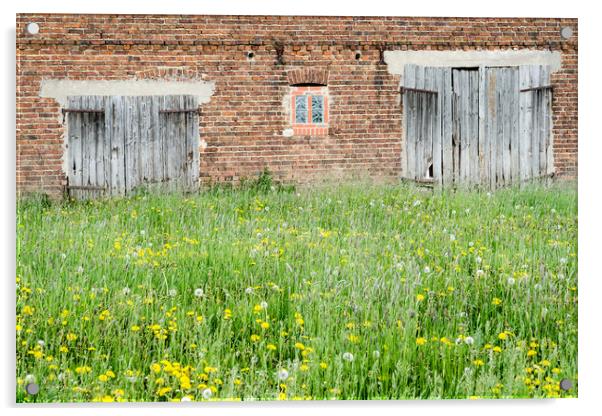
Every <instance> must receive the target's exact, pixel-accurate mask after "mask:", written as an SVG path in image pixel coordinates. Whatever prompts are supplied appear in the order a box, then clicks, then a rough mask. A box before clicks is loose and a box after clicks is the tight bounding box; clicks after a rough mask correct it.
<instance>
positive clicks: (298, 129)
mask: <svg viewBox="0 0 602 416" xmlns="http://www.w3.org/2000/svg"><path fill="white" fill-rule="evenodd" d="M293 135H295V136H328V126H322V125H315V126H293Z"/></svg>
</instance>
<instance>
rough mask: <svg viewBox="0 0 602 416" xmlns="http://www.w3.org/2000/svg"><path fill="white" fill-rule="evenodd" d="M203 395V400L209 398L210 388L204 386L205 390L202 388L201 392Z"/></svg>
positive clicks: (211, 393)
mask: <svg viewBox="0 0 602 416" xmlns="http://www.w3.org/2000/svg"><path fill="white" fill-rule="evenodd" d="M201 394H202V395H203V399H205V400H209V399H210V398H211V396H213V392H212V391H211V389H210V388H206V389H205V390H203V393H201Z"/></svg>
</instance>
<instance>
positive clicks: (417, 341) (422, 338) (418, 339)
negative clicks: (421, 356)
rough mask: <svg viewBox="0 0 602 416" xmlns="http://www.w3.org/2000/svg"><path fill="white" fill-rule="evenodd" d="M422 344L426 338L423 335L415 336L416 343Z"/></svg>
mask: <svg viewBox="0 0 602 416" xmlns="http://www.w3.org/2000/svg"><path fill="white" fill-rule="evenodd" d="M424 344H426V338H424V337H419V338H416V345H424Z"/></svg>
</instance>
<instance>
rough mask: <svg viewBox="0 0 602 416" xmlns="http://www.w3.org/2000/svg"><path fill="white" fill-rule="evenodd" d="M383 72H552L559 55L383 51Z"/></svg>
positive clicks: (502, 52) (501, 51)
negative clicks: (410, 68)
mask: <svg viewBox="0 0 602 416" xmlns="http://www.w3.org/2000/svg"><path fill="white" fill-rule="evenodd" d="M385 63H386V64H387V70H388V71H389V73H390V74H392V75H401V80H400V83H401V85H403V68H404V65H406V64H414V65H423V66H439V67H477V66H480V65H484V66H519V65H549V66H550V68H551V71H552V72H556V71H558V70H559V69H560V65H561V54H560V52H558V51H554V52H552V51H543V50H534V49H521V50H497V51H385Z"/></svg>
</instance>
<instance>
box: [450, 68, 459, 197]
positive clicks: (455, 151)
mask: <svg viewBox="0 0 602 416" xmlns="http://www.w3.org/2000/svg"><path fill="white" fill-rule="evenodd" d="M459 91H460V71H458V70H457V69H453V70H452V97H453V98H452V162H453V167H452V173H453V183H454V185H455V186H457V185H458V183H459V182H460V117H459V116H460V111H459V106H460V96H459V94H460V93H459Z"/></svg>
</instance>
